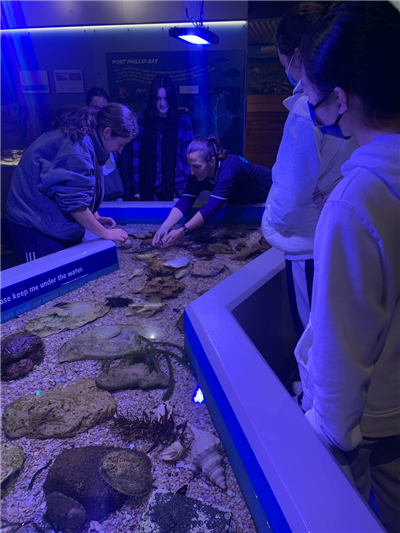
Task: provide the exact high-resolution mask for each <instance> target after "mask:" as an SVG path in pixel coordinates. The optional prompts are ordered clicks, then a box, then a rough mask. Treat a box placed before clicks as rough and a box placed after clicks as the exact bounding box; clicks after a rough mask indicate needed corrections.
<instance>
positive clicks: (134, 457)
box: [100, 450, 153, 498]
mask: <svg viewBox="0 0 400 533" xmlns="http://www.w3.org/2000/svg"><path fill="white" fill-rule="evenodd" d="M100 475H101V477H102V478H103V479H104V481H106V483H108V484H109V485H111V487H113V488H114V489H116V490H119V491H120V492H123V493H124V494H129V495H130V496H135V497H136V498H144V497H145V496H146V495H147V494H149V493H150V491H151V488H152V484H153V478H152V475H151V461H150V459H149V457H148V456H147V455H146V454H145V453H142V452H139V451H137V450H116V451H115V452H110V453H108V454H107V455H105V456H104V457H103V460H102V462H101V466H100Z"/></svg>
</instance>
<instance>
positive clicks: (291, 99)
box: [283, 78, 304, 111]
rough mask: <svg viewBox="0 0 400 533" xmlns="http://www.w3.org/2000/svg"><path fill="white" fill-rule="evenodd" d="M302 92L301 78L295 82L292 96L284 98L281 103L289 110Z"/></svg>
mask: <svg viewBox="0 0 400 533" xmlns="http://www.w3.org/2000/svg"><path fill="white" fill-rule="evenodd" d="M303 94H304V91H303V86H302V85H301V78H300V79H299V81H298V82H297V85H296V87H295V88H294V90H293V96H289V98H286V100H284V101H283V105H284V106H285V107H286V109H288V110H289V111H290V110H291V109H292V107H293V106H294V104H295V103H296V102H297V100H298V99H299V98H300V96H302V95H303Z"/></svg>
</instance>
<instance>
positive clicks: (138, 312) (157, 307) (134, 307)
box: [125, 303, 166, 318]
mask: <svg viewBox="0 0 400 533" xmlns="http://www.w3.org/2000/svg"><path fill="white" fill-rule="evenodd" d="M165 306H166V304H163V303H148V304H129V308H130V309H128V310H127V311H125V316H144V317H147V318H148V317H151V316H153V315H154V314H155V313H158V311H161V310H162V309H164V307H165Z"/></svg>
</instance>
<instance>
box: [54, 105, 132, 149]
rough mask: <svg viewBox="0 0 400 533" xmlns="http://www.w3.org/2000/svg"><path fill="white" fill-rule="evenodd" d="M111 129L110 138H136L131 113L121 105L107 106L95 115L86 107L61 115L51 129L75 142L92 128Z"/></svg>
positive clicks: (89, 132)
mask: <svg viewBox="0 0 400 533" xmlns="http://www.w3.org/2000/svg"><path fill="white" fill-rule="evenodd" d="M96 127H99V128H100V129H104V128H107V127H108V128H111V136H112V137H123V138H124V139H126V138H127V137H136V135H137V133H138V125H137V121H136V118H135V117H134V115H133V113H132V111H130V110H129V109H128V108H127V107H125V106H123V105H121V104H107V105H105V106H103V107H102V108H101V109H100V110H99V111H98V112H97V113H96V112H94V111H92V110H91V109H88V108H87V107H83V108H79V109H75V110H73V111H69V112H66V113H63V114H62V115H60V116H59V117H57V118H56V119H55V121H54V124H53V128H59V129H61V131H62V132H63V133H64V135H68V136H70V137H71V140H72V141H73V142H75V141H76V140H77V139H78V138H81V139H83V138H84V137H85V135H90V134H91V133H92V131H93V129H94V128H96Z"/></svg>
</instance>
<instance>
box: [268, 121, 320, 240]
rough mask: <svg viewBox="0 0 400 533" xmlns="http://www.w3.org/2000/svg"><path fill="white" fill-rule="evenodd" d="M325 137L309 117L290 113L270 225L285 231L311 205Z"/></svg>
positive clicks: (270, 200)
mask: <svg viewBox="0 0 400 533" xmlns="http://www.w3.org/2000/svg"><path fill="white" fill-rule="evenodd" d="M322 137H323V136H322V134H321V133H320V132H319V131H318V130H317V128H315V127H314V125H313V123H312V121H311V120H310V119H309V118H306V117H303V116H299V115H297V114H295V113H293V114H290V115H289V117H288V119H287V121H286V124H285V128H284V132H283V137H282V141H281V144H280V146H279V151H278V155H277V159H276V163H275V165H274V166H273V168H272V182H273V184H272V187H271V190H270V193H269V196H268V204H270V205H269V211H268V215H267V216H266V219H265V221H264V224H265V225H266V226H270V227H271V228H273V229H274V230H276V231H279V232H281V233H283V232H285V231H287V230H288V229H289V228H290V227H291V226H293V225H294V224H296V223H297V222H298V220H299V219H300V217H301V215H302V214H303V213H304V212H305V211H306V210H307V209H308V208H309V207H310V204H311V203H312V199H313V193H314V191H315V187H316V185H317V181H318V170H319V167H320V163H321V154H320V150H321V144H322Z"/></svg>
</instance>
